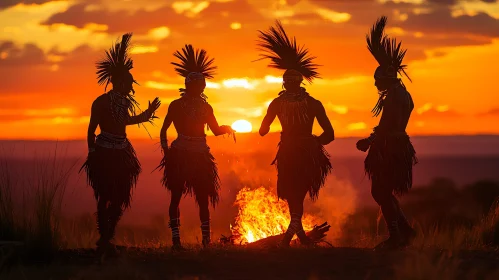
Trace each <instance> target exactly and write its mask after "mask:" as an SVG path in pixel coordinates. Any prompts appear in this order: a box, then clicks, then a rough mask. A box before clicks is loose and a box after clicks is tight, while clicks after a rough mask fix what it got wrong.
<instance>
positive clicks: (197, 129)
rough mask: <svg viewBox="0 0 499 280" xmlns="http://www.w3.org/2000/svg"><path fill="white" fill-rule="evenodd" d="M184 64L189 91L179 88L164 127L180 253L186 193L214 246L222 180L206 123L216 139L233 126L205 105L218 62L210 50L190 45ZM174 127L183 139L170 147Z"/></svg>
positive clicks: (164, 164) (167, 182)
mask: <svg viewBox="0 0 499 280" xmlns="http://www.w3.org/2000/svg"><path fill="white" fill-rule="evenodd" d="M174 55H175V57H177V58H178V59H179V60H180V62H179V63H176V62H172V64H173V65H175V66H176V68H175V71H176V72H177V73H178V74H180V75H181V76H182V77H185V89H183V88H182V89H180V92H181V94H180V96H181V97H180V98H179V99H177V100H174V101H173V102H172V103H170V106H169V107H168V113H167V115H166V117H165V121H164V123H163V127H162V128H161V136H160V137H161V147H162V150H163V160H162V161H161V164H160V166H159V168H160V169H163V179H162V183H163V185H164V186H165V187H166V188H167V189H168V190H169V191H170V192H171V203H170V211H169V212H170V213H169V214H170V228H171V230H172V241H173V249H174V250H181V249H183V248H182V245H181V242H180V229H179V228H180V209H179V204H180V199H181V198H182V195H183V194H185V195H187V194H191V195H192V194H193V193H194V197H195V199H196V202H197V204H198V206H199V217H200V220H201V233H202V236H203V240H202V243H203V245H204V246H207V245H208V244H209V243H210V241H211V240H210V239H211V236H210V210H209V208H208V206H209V203H210V202H211V204H212V206H213V207H215V206H216V204H217V203H218V199H219V189H220V179H219V177H218V170H217V166H216V163H215V158H214V157H213V155H212V154H211V153H210V147H209V146H208V145H207V143H206V134H205V132H204V131H205V125H207V128H208V129H211V131H212V132H213V134H215V135H216V136H218V135H223V134H230V135H233V136H234V140H235V134H234V130H232V128H231V127H230V126H226V125H222V126H219V125H218V122H217V119H216V118H215V115H214V113H213V108H212V107H211V105H210V104H209V103H208V102H207V101H206V99H207V98H208V97H207V96H206V95H205V94H204V89H205V88H206V81H205V78H213V74H214V71H215V69H216V66H213V61H214V59H209V58H208V56H207V55H206V51H205V50H203V49H201V50H199V49H197V50H196V51H194V48H193V47H192V45H186V46H185V47H184V48H183V49H182V52H180V51H177V52H175V54H174ZM172 122H173V124H174V126H175V129H176V130H177V133H178V137H177V139H176V140H175V141H173V142H172V144H171V147H168V141H167V136H166V134H167V130H168V128H169V127H170V125H171V124H172Z"/></svg>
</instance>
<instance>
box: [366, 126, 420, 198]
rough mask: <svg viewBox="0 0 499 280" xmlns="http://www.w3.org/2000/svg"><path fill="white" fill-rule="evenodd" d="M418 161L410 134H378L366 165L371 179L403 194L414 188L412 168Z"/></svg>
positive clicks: (396, 192)
mask: <svg viewBox="0 0 499 280" xmlns="http://www.w3.org/2000/svg"><path fill="white" fill-rule="evenodd" d="M417 163H418V159H417V157H416V150H415V149H414V147H413V145H412V143H411V140H410V138H409V136H407V135H403V136H388V137H383V136H381V137H380V136H376V139H375V140H374V142H373V143H372V145H371V147H370V149H369V153H368V154H367V157H366V159H365V162H364V165H365V171H366V173H367V175H368V176H369V179H371V180H376V181H378V182H379V183H380V184H382V185H384V186H386V187H387V188H388V187H389V188H393V191H394V193H395V194H397V195H402V194H405V193H407V192H408V191H409V190H410V189H411V188H412V181H413V176H412V168H413V166H414V165H416V164H417Z"/></svg>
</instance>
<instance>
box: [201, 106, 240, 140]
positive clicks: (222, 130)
mask: <svg viewBox="0 0 499 280" xmlns="http://www.w3.org/2000/svg"><path fill="white" fill-rule="evenodd" d="M207 106H208V122H207V123H208V126H209V127H210V129H211V131H213V134H215V136H218V135H222V134H228V133H234V130H233V129H232V128H231V127H230V126H228V125H222V126H219V125H218V122H217V118H216V117H215V113H214V112H213V107H211V105H209V104H207Z"/></svg>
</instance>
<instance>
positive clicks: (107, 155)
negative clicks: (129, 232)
mask: <svg viewBox="0 0 499 280" xmlns="http://www.w3.org/2000/svg"><path fill="white" fill-rule="evenodd" d="M82 170H85V172H86V174H87V182H88V184H89V185H90V186H91V187H92V189H93V190H94V195H95V199H97V200H99V199H105V200H107V201H110V202H112V203H118V204H120V205H121V207H122V208H123V209H126V208H128V207H130V202H131V200H132V190H133V188H134V187H135V186H136V185H137V180H138V177H139V174H140V172H141V171H142V168H141V166H140V162H139V160H138V158H137V155H136V153H135V150H134V149H133V147H132V145H131V144H130V145H128V146H127V147H126V148H124V149H109V148H103V147H100V146H96V150H95V152H92V153H90V154H89V155H88V157H87V160H86V162H85V163H84V164H83V166H82V167H81V169H80V172H81V171H82Z"/></svg>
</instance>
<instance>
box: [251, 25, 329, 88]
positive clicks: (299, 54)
mask: <svg viewBox="0 0 499 280" xmlns="http://www.w3.org/2000/svg"><path fill="white" fill-rule="evenodd" d="M258 32H259V33H260V34H259V35H258V38H259V41H258V43H257V45H258V47H259V49H260V50H261V51H263V52H264V53H263V54H260V56H261V58H260V59H257V61H258V60H262V59H270V61H271V62H270V64H269V67H271V68H277V69H282V70H288V69H294V70H296V71H298V72H300V73H301V74H302V75H303V77H304V78H305V79H306V80H307V81H308V82H309V83H311V82H312V80H313V79H314V78H320V76H319V73H318V72H317V71H316V70H317V67H318V66H320V65H318V64H315V63H314V59H315V58H316V57H315V56H310V55H309V50H308V49H307V48H305V47H304V46H298V45H297V43H296V38H295V37H293V39H292V40H291V39H289V37H288V35H287V34H286V32H285V31H284V27H283V26H282V24H281V22H280V21H276V27H273V26H272V27H270V29H269V30H268V31H266V32H264V31H258Z"/></svg>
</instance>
